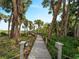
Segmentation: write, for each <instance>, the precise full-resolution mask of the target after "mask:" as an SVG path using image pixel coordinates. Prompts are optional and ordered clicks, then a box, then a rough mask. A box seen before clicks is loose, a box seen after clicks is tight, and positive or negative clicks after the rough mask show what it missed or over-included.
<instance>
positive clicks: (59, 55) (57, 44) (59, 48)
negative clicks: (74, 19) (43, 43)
mask: <svg viewBox="0 0 79 59" xmlns="http://www.w3.org/2000/svg"><path fill="white" fill-rule="evenodd" d="M63 45H64V44H62V43H60V42H56V43H55V47H56V48H57V49H58V55H57V59H62V47H63Z"/></svg>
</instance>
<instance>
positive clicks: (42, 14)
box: [0, 0, 52, 30]
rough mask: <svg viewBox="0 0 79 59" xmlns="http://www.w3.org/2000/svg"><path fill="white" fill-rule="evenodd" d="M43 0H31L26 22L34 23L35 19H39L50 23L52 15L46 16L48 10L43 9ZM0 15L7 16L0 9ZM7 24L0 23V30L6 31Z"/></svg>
mask: <svg viewBox="0 0 79 59" xmlns="http://www.w3.org/2000/svg"><path fill="white" fill-rule="evenodd" d="M42 2H43V0H32V4H31V5H30V7H29V8H28V10H27V12H26V13H25V16H26V18H27V19H28V20H31V21H34V20H37V19H41V20H42V21H44V22H45V23H50V22H51V20H52V15H51V14H48V11H49V10H48V9H47V8H43V6H42V4H41V3H42ZM0 13H3V14H6V15H8V13H6V12H5V11H4V10H2V9H1V8H0ZM7 29H8V24H7V23H4V21H1V22H0V30H7Z"/></svg>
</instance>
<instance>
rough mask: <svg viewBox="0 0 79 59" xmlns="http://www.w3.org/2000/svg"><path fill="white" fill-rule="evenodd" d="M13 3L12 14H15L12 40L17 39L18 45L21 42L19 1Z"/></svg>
mask: <svg viewBox="0 0 79 59" xmlns="http://www.w3.org/2000/svg"><path fill="white" fill-rule="evenodd" d="M12 3H13V10H12V14H13V18H12V26H11V34H10V35H11V36H10V37H11V38H15V39H16V43H18V41H19V39H18V38H19V31H18V30H19V29H18V25H19V23H18V0H12Z"/></svg>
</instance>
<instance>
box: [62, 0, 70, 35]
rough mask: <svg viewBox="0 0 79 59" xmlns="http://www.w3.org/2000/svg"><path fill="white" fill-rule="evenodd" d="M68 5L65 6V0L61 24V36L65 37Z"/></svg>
mask: <svg viewBox="0 0 79 59" xmlns="http://www.w3.org/2000/svg"><path fill="white" fill-rule="evenodd" d="M68 17H69V15H68V5H66V0H64V2H63V15H62V24H61V33H62V34H61V36H67V26H68Z"/></svg>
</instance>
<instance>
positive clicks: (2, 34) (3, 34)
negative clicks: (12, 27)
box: [0, 32, 8, 36]
mask: <svg viewBox="0 0 79 59" xmlns="http://www.w3.org/2000/svg"><path fill="white" fill-rule="evenodd" d="M0 36H8V34H7V33H5V32H1V33H0Z"/></svg>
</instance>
